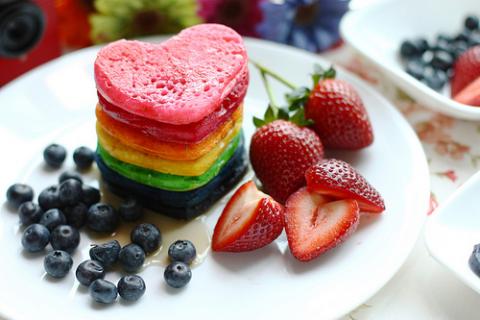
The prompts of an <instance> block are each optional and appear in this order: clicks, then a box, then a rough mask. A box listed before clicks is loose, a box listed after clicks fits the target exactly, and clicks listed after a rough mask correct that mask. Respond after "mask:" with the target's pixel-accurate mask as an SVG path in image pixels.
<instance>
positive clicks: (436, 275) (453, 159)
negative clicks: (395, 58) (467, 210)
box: [324, 45, 480, 320]
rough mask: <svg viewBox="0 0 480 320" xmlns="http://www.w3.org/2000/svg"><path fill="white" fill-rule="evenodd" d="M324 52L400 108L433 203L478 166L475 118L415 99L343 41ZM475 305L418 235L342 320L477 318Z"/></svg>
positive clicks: (478, 301)
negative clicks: (425, 165) (386, 277)
mask: <svg viewBox="0 0 480 320" xmlns="http://www.w3.org/2000/svg"><path fill="white" fill-rule="evenodd" d="M324 56H325V57H326V58H327V59H329V60H331V61H333V62H335V63H336V64H339V65H341V66H343V67H344V68H346V69H348V70H350V71H352V72H353V73H355V74H357V75H358V76H360V77H361V78H363V79H364V80H366V81H367V82H369V83H370V84H371V85H372V86H373V87H374V88H376V90H377V91H379V92H380V93H381V94H382V95H384V96H385V97H386V98H387V99H388V100H390V102H392V104H393V105H395V106H396V107H397V108H398V109H399V110H400V111H401V112H402V113H403V115H404V116H405V118H406V119H407V120H408V122H409V123H410V124H411V126H412V127H413V129H414V130H415V132H416V133H417V135H418V137H419V139H420V141H421V142H422V145H423V148H424V150H425V154H426V156H427V159H428V162H429V166H430V175H431V188H432V203H433V205H436V204H441V203H442V202H444V201H445V200H446V199H447V198H448V197H449V196H450V195H451V194H452V193H453V192H454V191H455V190H456V189H457V188H458V187H459V186H460V185H462V183H464V182H465V181H466V180H468V178H469V177H471V176H472V175H473V174H474V173H476V172H477V171H478V170H479V169H480V144H479V143H478V141H479V140H480V122H468V121H462V120H457V119H454V118H451V117H448V116H445V115H442V114H439V113H436V112H434V111H431V110H430V109H428V108H427V107H425V106H423V105H421V104H419V103H417V102H416V101H414V100H413V99H412V98H410V97H409V96H408V95H406V94H405V93H404V92H402V91H401V90H400V89H399V88H397V87H396V86H395V85H394V84H393V83H392V81H391V80H389V79H388V78H387V77H386V76H385V75H383V74H382V73H381V71H379V70H378V69H377V68H376V67H375V66H373V65H371V64H369V63H368V62H367V61H365V60H364V59H363V58H361V57H360V56H359V55H358V54H356V53H355V52H354V50H353V49H352V48H350V47H348V45H345V46H343V47H342V48H340V49H337V50H335V51H331V52H328V53H326V54H324ZM425 214H435V211H433V212H432V213H425ZM479 240H480V236H479ZM379 263H381V262H379ZM366 276H368V275H366ZM345 294H348V292H346V293H345ZM478 305H480V296H479V295H478V294H477V293H476V292H475V291H473V290H472V289H470V288H469V287H467V286H466V285H465V284H463V282H461V281H460V280H458V279H457V278H456V277H455V276H454V275H453V273H451V272H450V271H448V270H447V269H446V268H444V267H443V266H441V265H440V264H439V263H438V262H436V261H435V260H434V259H433V258H432V257H431V256H430V255H429V253H428V251H427V249H426V246H425V243H424V239H423V236H421V237H420V238H419V239H418V241H417V244H416V246H415V249H414V250H413V252H412V253H411V254H410V256H409V258H408V260H407V261H406V263H405V264H404V265H403V267H402V268H401V269H400V271H399V272H398V273H397V274H396V275H395V276H394V278H393V279H392V280H390V281H389V282H388V284H387V285H386V286H385V287H384V288H383V289H381V290H380V291H379V292H378V293H377V294H376V295H375V296H374V297H372V298H371V299H370V300H369V301H367V302H365V304H363V305H362V306H360V307H359V308H357V309H356V310H355V311H353V312H351V313H350V314H349V315H347V316H346V317H345V318H344V319H356V320H363V319H369V320H371V319H390V320H393V319H410V320H412V319H457V320H459V319H477V318H478V314H477V313H478Z"/></svg>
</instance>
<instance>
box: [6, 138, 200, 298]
mask: <svg viewBox="0 0 480 320" xmlns="http://www.w3.org/2000/svg"><path fill="white" fill-rule="evenodd" d="M66 155H67V151H66V149H65V148H64V147H62V146H60V145H58V144H51V145H49V146H48V147H47V148H45V150H44V153H43V158H44V160H45V163H46V164H47V165H48V166H49V167H51V168H54V169H58V168H60V167H61V166H62V164H63V162H64V161H65V159H66ZM73 160H74V162H75V165H76V167H77V169H78V170H79V171H83V170H87V169H89V168H90V167H91V166H92V163H93V160H94V152H93V151H92V150H91V149H89V148H87V147H79V148H77V149H75V151H74V153H73ZM33 198H34V191H33V189H32V188H31V187H30V186H28V185H26V184H20V183H17V184H14V185H12V186H10V187H9V188H8V190H7V201H8V204H9V205H10V206H11V207H12V208H15V209H17V210H18V214H19V219H20V223H21V224H22V226H24V227H25V229H24V232H23V236H22V246H23V248H24V250H26V251H28V252H42V251H44V250H45V248H46V247H47V245H48V244H49V243H50V245H51V247H52V248H53V251H50V252H48V253H47V254H46V256H45V258H44V268H45V271H46V272H47V274H48V275H49V276H51V277H54V278H63V277H65V276H66V275H67V274H68V272H69V271H70V270H71V268H72V266H73V259H72V256H71V254H72V253H73V252H74V251H75V249H76V248H77V247H78V245H79V243H80V232H79V230H80V229H81V228H82V227H84V226H86V227H87V228H89V229H90V230H92V231H94V232H105V233H111V232H113V231H115V229H116V228H117V226H118V224H119V222H120V221H119V220H120V218H121V219H122V220H124V221H126V222H132V221H137V220H138V219H140V218H141V217H142V216H143V208H142V207H141V206H140V205H139V204H138V203H137V201H136V200H135V199H126V200H125V201H124V202H123V203H122V204H120V206H119V208H118V210H115V209H114V208H113V207H112V206H111V205H109V204H106V203H101V202H100V199H101V196H100V191H99V190H98V189H97V188H94V187H91V186H88V185H86V184H84V183H83V180H82V177H81V175H80V174H79V173H77V172H76V171H65V172H64V173H62V174H61V175H60V177H59V184H58V185H52V186H49V187H47V188H46V189H44V190H43V191H42V192H41V193H40V194H39V196H38V203H35V202H33ZM130 238H131V241H132V243H130V244H128V245H126V246H124V247H123V248H122V247H121V246H120V243H119V242H118V241H116V240H113V241H109V242H107V243H103V244H98V245H92V247H91V249H90V251H89V254H90V258H91V259H90V260H86V261H84V262H82V263H80V264H79V265H78V267H77V269H76V272H75V275H76V278H77V280H78V281H79V282H80V283H81V284H82V285H85V286H87V287H88V288H89V292H90V295H91V296H92V298H93V299H94V300H95V301H97V302H99V303H113V302H114V301H115V300H116V298H117V295H120V297H122V298H123V299H125V300H128V301H136V300H138V299H139V298H140V297H141V296H142V295H143V294H144V293H145V289H146V287H145V282H144V281H143V279H142V278H141V277H140V276H138V275H134V274H128V275H126V276H124V277H122V278H121V279H120V280H119V282H118V284H117V285H116V286H115V284H113V283H111V282H109V281H107V280H104V279H103V278H104V276H105V271H106V270H108V269H110V268H111V267H112V266H113V265H114V264H115V263H116V262H117V261H118V263H119V264H120V266H121V267H122V269H123V270H124V271H126V272H127V273H135V272H137V271H138V270H139V269H140V268H141V267H142V265H143V263H144V261H145V257H146V255H148V254H151V253H153V252H155V251H156V250H157V249H158V248H159V247H160V244H161V240H162V237H161V233H160V230H159V229H158V228H157V227H156V226H155V225H153V224H149V223H142V224H139V225H137V226H136V227H135V228H134V229H133V230H132V231H131V234H130ZM168 255H169V258H170V261H171V263H170V265H168V266H167V268H166V269H165V272H164V278H165V281H166V283H167V284H168V285H169V286H171V287H174V288H181V287H184V286H185V285H187V284H188V282H189V281H190V279H191V277H192V273H191V270H190V266H189V265H190V264H191V263H192V261H193V260H194V259H195V257H196V249H195V247H194V245H193V244H192V243H191V242H190V241H188V240H178V241H176V242H174V243H173V244H171V245H170V247H169V250H168Z"/></svg>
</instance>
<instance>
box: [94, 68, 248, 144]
mask: <svg viewBox="0 0 480 320" xmlns="http://www.w3.org/2000/svg"><path fill="white" fill-rule="evenodd" d="M247 87H248V71H245V72H244V73H243V75H242V77H241V80H240V81H239V82H238V85H237V86H236V87H235V88H234V89H233V90H232V91H231V92H230V94H229V95H228V96H227V97H225V99H224V100H223V102H222V104H221V106H220V108H218V109H217V110H215V111H214V112H212V113H211V114H209V115H208V116H207V117H205V118H203V119H201V120H200V121H197V122H193V123H189V124H183V125H173V124H168V123H163V122H158V121H155V120H150V119H147V118H144V117H141V116H138V115H135V114H133V113H129V112H127V111H125V110H124V109H122V108H119V107H117V106H115V105H113V104H112V103H110V102H108V101H107V100H106V99H105V98H104V97H103V96H102V95H101V94H100V93H99V92H98V99H99V103H100V105H101V106H102V108H103V111H104V112H105V113H107V114H108V115H109V116H110V117H111V118H113V119H115V120H117V121H120V122H122V123H124V124H126V125H128V126H130V127H132V128H135V129H136V130H139V131H141V132H142V133H144V134H146V135H148V136H151V137H152V138H154V139H158V140H160V141H165V142H172V143H197V142H199V141H201V140H202V139H203V138H205V137H206V136H208V135H209V134H210V133H212V132H214V131H215V130H216V129H218V128H219V127H220V126H221V125H222V124H223V123H225V122H226V121H227V120H228V119H230V117H231V115H232V113H233V112H234V111H235V110H236V109H237V108H238V106H239V105H240V104H241V103H242V102H243V99H244V98H245V94H246V93H247Z"/></svg>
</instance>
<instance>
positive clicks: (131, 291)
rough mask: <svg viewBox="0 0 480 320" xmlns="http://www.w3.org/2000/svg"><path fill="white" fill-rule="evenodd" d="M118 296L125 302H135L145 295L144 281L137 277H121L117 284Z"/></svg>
mask: <svg viewBox="0 0 480 320" xmlns="http://www.w3.org/2000/svg"><path fill="white" fill-rule="evenodd" d="M117 288H118V294H119V295H120V297H122V298H123V299H125V300H127V301H137V300H138V299H140V298H141V297H142V296H143V294H144V293H145V289H146V287H145V281H143V279H142V278H141V277H140V276H137V275H127V276H124V277H122V278H121V279H120V280H119V281H118V284H117Z"/></svg>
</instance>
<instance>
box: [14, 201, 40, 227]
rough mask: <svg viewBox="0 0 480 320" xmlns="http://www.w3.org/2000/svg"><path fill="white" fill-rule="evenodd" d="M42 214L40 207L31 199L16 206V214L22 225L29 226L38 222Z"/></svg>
mask: <svg viewBox="0 0 480 320" xmlns="http://www.w3.org/2000/svg"><path fill="white" fill-rule="evenodd" d="M42 214H43V210H42V208H40V206H39V205H38V204H36V203H34V202H32V201H27V202H24V203H22V204H21V205H20V207H19V208H18V216H19V218H20V222H21V223H22V224H23V225H24V226H29V225H31V224H32V223H38V222H39V221H40V218H41V217H42Z"/></svg>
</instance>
